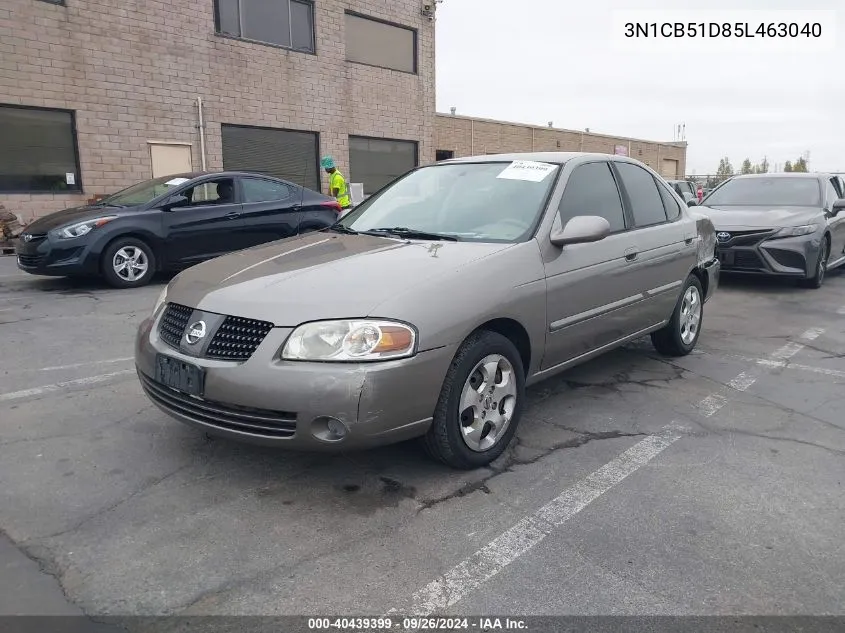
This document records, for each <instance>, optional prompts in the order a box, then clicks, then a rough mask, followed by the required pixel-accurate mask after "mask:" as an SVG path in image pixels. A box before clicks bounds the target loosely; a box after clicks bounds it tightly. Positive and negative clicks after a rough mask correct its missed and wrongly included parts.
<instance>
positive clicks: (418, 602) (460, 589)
mask: <svg viewBox="0 0 845 633" xmlns="http://www.w3.org/2000/svg"><path fill="white" fill-rule="evenodd" d="M676 430H677V427H674V426H667V427H665V428H664V430H663V433H661V434H660V435H653V436H649V437H647V438H645V439H643V440H641V441H639V442H637V443H636V444H634V445H633V446H632V447H631V448H629V449H628V450H626V451H625V452H624V453H622V454H621V455H619V456H618V457H616V458H614V459H612V460H611V461H609V462H608V463H607V464H605V465H604V466H602V467H601V468H599V469H598V470H597V471H595V472H593V473H592V474H590V475H588V476H587V477H585V478H584V479H582V480H581V481H579V482H578V483H577V484H575V485H574V486H572V487H571V488H568V489H567V490H565V491H564V492H563V493H562V494H561V495H560V496H558V497H556V498H555V499H552V500H551V501H550V502H549V503H547V504H546V505H544V506H543V507H542V508H540V509H539V510H537V512H535V513H534V514H532V515H530V516H527V517H525V518H523V519H522V520H520V521H518V522H517V523H516V524H515V525H514V526H513V527H511V528H510V529H509V530H507V531H505V532H504V533H503V534H501V535H500V536H497V537H496V538H495V539H493V540H492V541H490V542H489V543H488V544H487V545H485V546H484V547H482V548H481V549H480V550H478V551H477V552H475V553H474V554H472V555H471V556H469V557H468V558H466V559H464V560H463V561H462V562H461V563H459V564H458V565H457V566H455V567H453V568H452V569H450V570H449V571H447V572H446V573H445V574H443V575H442V576H441V577H440V578H438V579H437V580H434V581H432V582H430V583H429V584H427V585H426V586H425V587H423V588H422V589H420V590H419V591H417V592H416V593H415V594H414V595H413V597H412V598H411V604H410V605H407V606H403V607H401V608H394V609H391V610H390V611H388V613H387V615H393V614H396V613H398V612H399V611H400V610H401V612H402V615H405V614H407V615H417V616H426V615H430V614H432V613H434V612H435V611H436V610H437V609H444V608H446V607H450V606H452V605H453V604H455V603H456V602H458V601H459V600H461V599H462V598H464V597H465V596H466V595H468V594H469V593H470V592H472V591H474V590H475V589H477V588H478V587H479V586H481V585H482V584H484V583H485V582H487V581H488V580H490V579H491V578H493V577H494V576H496V575H497V574H499V573H500V572H501V571H502V570H503V569H505V567H507V566H508V565H510V564H511V563H512V562H514V561H515V560H516V559H518V558H519V557H520V556H522V555H523V554H525V553H526V552H527V551H529V550H530V549H532V548H533V547H534V546H535V545H537V544H538V543H540V542H541V541H542V540H543V539H544V538H545V537H546V536H548V535H549V534H551V532H552V531H553V530H554V529H555V528H556V527H559V526H560V525H563V524H564V523H565V522H566V521H568V520H569V519H571V518H572V517H574V516H575V515H576V514H578V513H579V512H581V510H583V509H584V508H586V507H587V506H588V505H590V503H592V502H593V501H595V500H596V499H598V498H599V497H600V496H602V495H603V494H604V493H606V492H607V491H608V490H610V489H611V488H613V487H614V486H616V485H617V484H619V483H621V482H622V481H623V480H624V479H625V478H626V477H628V476H629V475H631V474H633V473H635V472H636V471H638V470H639V469H640V468H642V467H643V466H645V465H646V464H648V463H649V462H650V461H651V460H653V459H654V458H655V457H657V456H658V455H659V454H660V453H661V452H663V451H664V450H665V449H666V448H667V447H669V446H671V445H672V444H673V443H674V442H676V441H677V440H679V439H680V438H681V435H680V434H678V433H677V432H676Z"/></svg>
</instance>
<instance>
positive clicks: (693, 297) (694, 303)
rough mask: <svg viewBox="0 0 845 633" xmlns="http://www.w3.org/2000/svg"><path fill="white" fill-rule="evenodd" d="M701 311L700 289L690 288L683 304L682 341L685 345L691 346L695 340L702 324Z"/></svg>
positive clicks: (685, 294)
mask: <svg viewBox="0 0 845 633" xmlns="http://www.w3.org/2000/svg"><path fill="white" fill-rule="evenodd" d="M701 311H702V305H701V294H700V293H699V292H698V288H696V287H695V286H690V287H689V288H687V291H686V292H685V293H684V299H683V301H682V303H681V314H680V319H681V340H682V341H683V343H684V345H691V344H692V342H693V341H694V340H695V337H696V335H697V334H698V326H699V325H700V324H701Z"/></svg>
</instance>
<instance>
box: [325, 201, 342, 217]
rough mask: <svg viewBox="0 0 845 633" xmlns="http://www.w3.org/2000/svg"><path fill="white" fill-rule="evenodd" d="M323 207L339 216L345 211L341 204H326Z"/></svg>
mask: <svg viewBox="0 0 845 633" xmlns="http://www.w3.org/2000/svg"><path fill="white" fill-rule="evenodd" d="M322 206H323V207H325V208H327V209H331V210H332V211H334V212H335V213H337V214H338V215H340V213H341V211H343V209H342V208H341V206H340V203H339V202H324V203H323V204H322Z"/></svg>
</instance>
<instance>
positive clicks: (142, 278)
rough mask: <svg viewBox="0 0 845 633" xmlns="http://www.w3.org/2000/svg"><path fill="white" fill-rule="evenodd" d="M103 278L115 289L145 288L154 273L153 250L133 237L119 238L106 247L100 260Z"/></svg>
mask: <svg viewBox="0 0 845 633" xmlns="http://www.w3.org/2000/svg"><path fill="white" fill-rule="evenodd" d="M101 268H102V271H103V276H104V277H105V278H106V281H107V282H108V283H109V285H111V286H113V287H115V288H139V287H141V286H146V285H147V284H148V283H150V281H151V280H152V278H153V276H154V275H155V272H156V260H155V254H154V253H153V249H152V248H150V246H149V245H148V244H147V243H146V242H144V241H142V240H139V239H137V238H134V237H119V238H117V239H116V240H114V241H113V242H112V243H111V244H109V245H108V246H107V247H106V250H105V251H103V256H102V260H101Z"/></svg>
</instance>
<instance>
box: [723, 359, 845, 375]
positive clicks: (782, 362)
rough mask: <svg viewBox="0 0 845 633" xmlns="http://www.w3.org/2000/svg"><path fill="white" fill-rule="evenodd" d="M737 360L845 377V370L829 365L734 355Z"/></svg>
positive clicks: (764, 365)
mask: <svg viewBox="0 0 845 633" xmlns="http://www.w3.org/2000/svg"><path fill="white" fill-rule="evenodd" d="M730 358H735V359H737V360H741V361H745V362H746V363H756V364H758V365H762V366H763V367H772V368H781V369H797V370H800V371H809V372H812V373H815V374H823V375H825V376H834V377H836V378H845V371H841V370H839V369H828V368H827V367H813V366H812V365H798V364H796V363H790V362H788V361H785V360H772V359H769V358H752V357H750V356H733V355H731V356H730Z"/></svg>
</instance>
